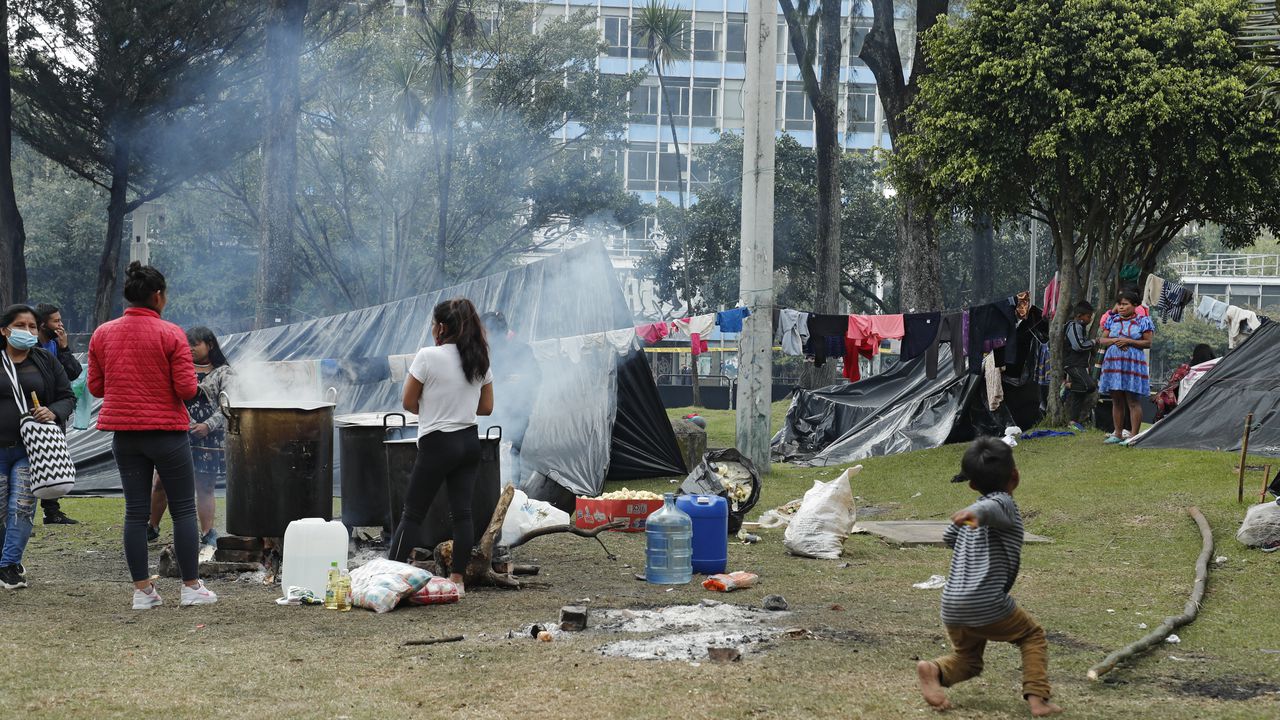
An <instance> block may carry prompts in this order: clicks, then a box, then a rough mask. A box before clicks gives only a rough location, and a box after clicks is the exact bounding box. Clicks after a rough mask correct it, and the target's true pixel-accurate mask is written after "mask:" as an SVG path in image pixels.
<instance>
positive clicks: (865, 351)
mask: <svg viewBox="0 0 1280 720" xmlns="http://www.w3.org/2000/svg"><path fill="white" fill-rule="evenodd" d="M875 352H876V348H874V347H872V346H870V345H866V344H864V343H860V342H859V341H856V340H850V339H849V338H845V340H844V370H842V371H841V372H840V374H841V375H843V376H844V377H845V379H846V380H848V381H849V382H858V381H859V380H861V379H862V366H861V364H860V363H859V362H858V358H859V357H864V358H867V359H868V360H870V359H871V358H872V357H873V356H874V355H875Z"/></svg>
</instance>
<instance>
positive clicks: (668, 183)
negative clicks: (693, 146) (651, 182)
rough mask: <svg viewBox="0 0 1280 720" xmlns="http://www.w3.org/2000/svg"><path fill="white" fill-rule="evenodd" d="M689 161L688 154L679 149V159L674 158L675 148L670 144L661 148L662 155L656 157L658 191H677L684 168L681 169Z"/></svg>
mask: <svg viewBox="0 0 1280 720" xmlns="http://www.w3.org/2000/svg"><path fill="white" fill-rule="evenodd" d="M688 160H689V154H688V153H687V152H684V150H683V149H681V152H680V156H679V158H677V157H676V146H675V145H671V144H670V143H667V144H664V145H663V146H662V154H660V155H659V156H658V189H659V190H678V189H679V188H680V181H681V180H682V179H683V176H684V173H683V170H684V168H683V167H681V166H682V165H684V164H685V163H686V162H688Z"/></svg>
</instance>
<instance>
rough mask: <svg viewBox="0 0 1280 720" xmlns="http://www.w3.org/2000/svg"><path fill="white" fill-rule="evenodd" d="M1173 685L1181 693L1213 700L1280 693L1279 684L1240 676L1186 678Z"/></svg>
mask: <svg viewBox="0 0 1280 720" xmlns="http://www.w3.org/2000/svg"><path fill="white" fill-rule="evenodd" d="M1175 687H1176V689H1177V691H1178V692H1180V693H1182V694H1183V695H1195V696H1197V697H1205V698H1212V699H1214V700H1252V699H1253V698H1256V697H1258V696H1260V695H1275V694H1280V685H1277V684H1275V683H1267V682H1260V681H1258V680H1255V679H1250V678H1241V677H1221V678H1210V679H1202V680H1188V681H1186V682H1184V683H1182V684H1181V685H1177V686H1175Z"/></svg>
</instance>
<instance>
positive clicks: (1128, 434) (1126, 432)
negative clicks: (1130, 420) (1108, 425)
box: [1120, 430, 1133, 440]
mask: <svg viewBox="0 0 1280 720" xmlns="http://www.w3.org/2000/svg"><path fill="white" fill-rule="evenodd" d="M1120 437H1122V438H1124V439H1125V440H1128V439H1129V438H1130V437H1133V435H1132V434H1131V433H1130V432H1129V431H1128V430H1125V431H1124V432H1122V433H1120Z"/></svg>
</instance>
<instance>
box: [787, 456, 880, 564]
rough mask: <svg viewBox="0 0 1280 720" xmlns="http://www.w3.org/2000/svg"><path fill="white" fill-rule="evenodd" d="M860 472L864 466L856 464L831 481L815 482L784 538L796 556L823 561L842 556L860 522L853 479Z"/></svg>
mask: <svg viewBox="0 0 1280 720" xmlns="http://www.w3.org/2000/svg"><path fill="white" fill-rule="evenodd" d="M860 472H862V466H861V465H854V466H853V467H851V468H849V469H848V470H845V471H844V472H843V473H841V474H840V477H838V478H836V479H835V480H832V481H831V482H825V483H824V482H822V481H821V480H815V481H814V483H813V487H811V488H809V490H808V492H806V493H805V494H804V500H802V501H801V502H800V510H799V511H797V512H796V516H795V517H794V518H792V520H791V522H790V524H788V525H787V531H786V533H785V534H784V535H783V544H784V545H786V547H787V550H788V551H790V552H791V554H792V555H799V556H801V557H811V558H820V559H823V560H834V559H835V558H838V557H840V553H841V552H843V551H844V539H845V538H846V537H848V536H849V531H850V530H852V529H853V523H854V520H855V519H856V511H855V509H854V505H853V490H852V488H850V487H849V479H850V478H852V477H853V476H854V475H857V474H858V473H860Z"/></svg>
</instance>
